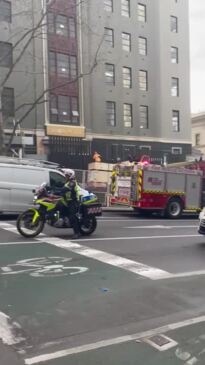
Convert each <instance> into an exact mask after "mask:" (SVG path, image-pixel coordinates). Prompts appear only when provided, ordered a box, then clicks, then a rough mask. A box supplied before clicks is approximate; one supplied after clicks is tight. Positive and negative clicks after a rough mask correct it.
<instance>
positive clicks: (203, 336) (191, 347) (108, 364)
mask: <svg viewBox="0 0 205 365" xmlns="http://www.w3.org/2000/svg"><path fill="white" fill-rule="evenodd" d="M48 358H49V356H48ZM33 360H34V359H33ZM56 361H58V362H57V363H58V365H73V364H75V365H82V364H83V365H125V364H126V365H142V364H146V365H195V364H197V365H204V364H205V326H204V322H203V323H199V324H194V325H191V326H187V327H184V328H180V329H177V330H174V331H169V332H167V333H165V334H159V335H155V336H152V337H151V338H143V339H140V340H137V341H131V342H127V343H122V344H118V345H113V346H108V347H105V348H100V349H97V350H94V351H87V352H86V351H84V352H82V353H80V354H73V355H70V356H67V357H66V356H65V357H64V356H63V357H61V358H58V360H57V358H56V359H53V360H50V361H49V360H48V361H46V364H47V365H56ZM26 363H27V361H26ZM28 363H29V362H28ZM30 363H35V360H34V362H32V361H31V362H30Z"/></svg>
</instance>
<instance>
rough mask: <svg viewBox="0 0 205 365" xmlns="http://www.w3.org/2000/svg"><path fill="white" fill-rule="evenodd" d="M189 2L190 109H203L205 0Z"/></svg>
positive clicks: (204, 93) (204, 91) (204, 97)
mask: <svg viewBox="0 0 205 365" xmlns="http://www.w3.org/2000/svg"><path fill="white" fill-rule="evenodd" d="M189 3H190V52H191V110H192V113H198V112H201V111H205V0H189Z"/></svg>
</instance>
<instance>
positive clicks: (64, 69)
mask: <svg viewBox="0 0 205 365" xmlns="http://www.w3.org/2000/svg"><path fill="white" fill-rule="evenodd" d="M56 57H57V64H56V65H57V75H58V76H62V77H69V56H68V55H67V54H63V53H57V54H56Z"/></svg>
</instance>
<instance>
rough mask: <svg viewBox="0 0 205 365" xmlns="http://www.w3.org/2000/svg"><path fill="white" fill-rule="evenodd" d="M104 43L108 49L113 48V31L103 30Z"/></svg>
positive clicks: (109, 29)
mask: <svg viewBox="0 0 205 365" xmlns="http://www.w3.org/2000/svg"><path fill="white" fill-rule="evenodd" d="M104 37H105V42H106V43H107V45H108V46H109V47H114V31H113V29H111V28H105V34H104Z"/></svg>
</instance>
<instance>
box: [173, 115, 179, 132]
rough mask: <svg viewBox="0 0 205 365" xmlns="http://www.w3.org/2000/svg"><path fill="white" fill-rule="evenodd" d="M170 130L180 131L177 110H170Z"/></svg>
mask: <svg viewBox="0 0 205 365" xmlns="http://www.w3.org/2000/svg"><path fill="white" fill-rule="evenodd" d="M172 131H173V132H179V131H180V120H179V110H172Z"/></svg>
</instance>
